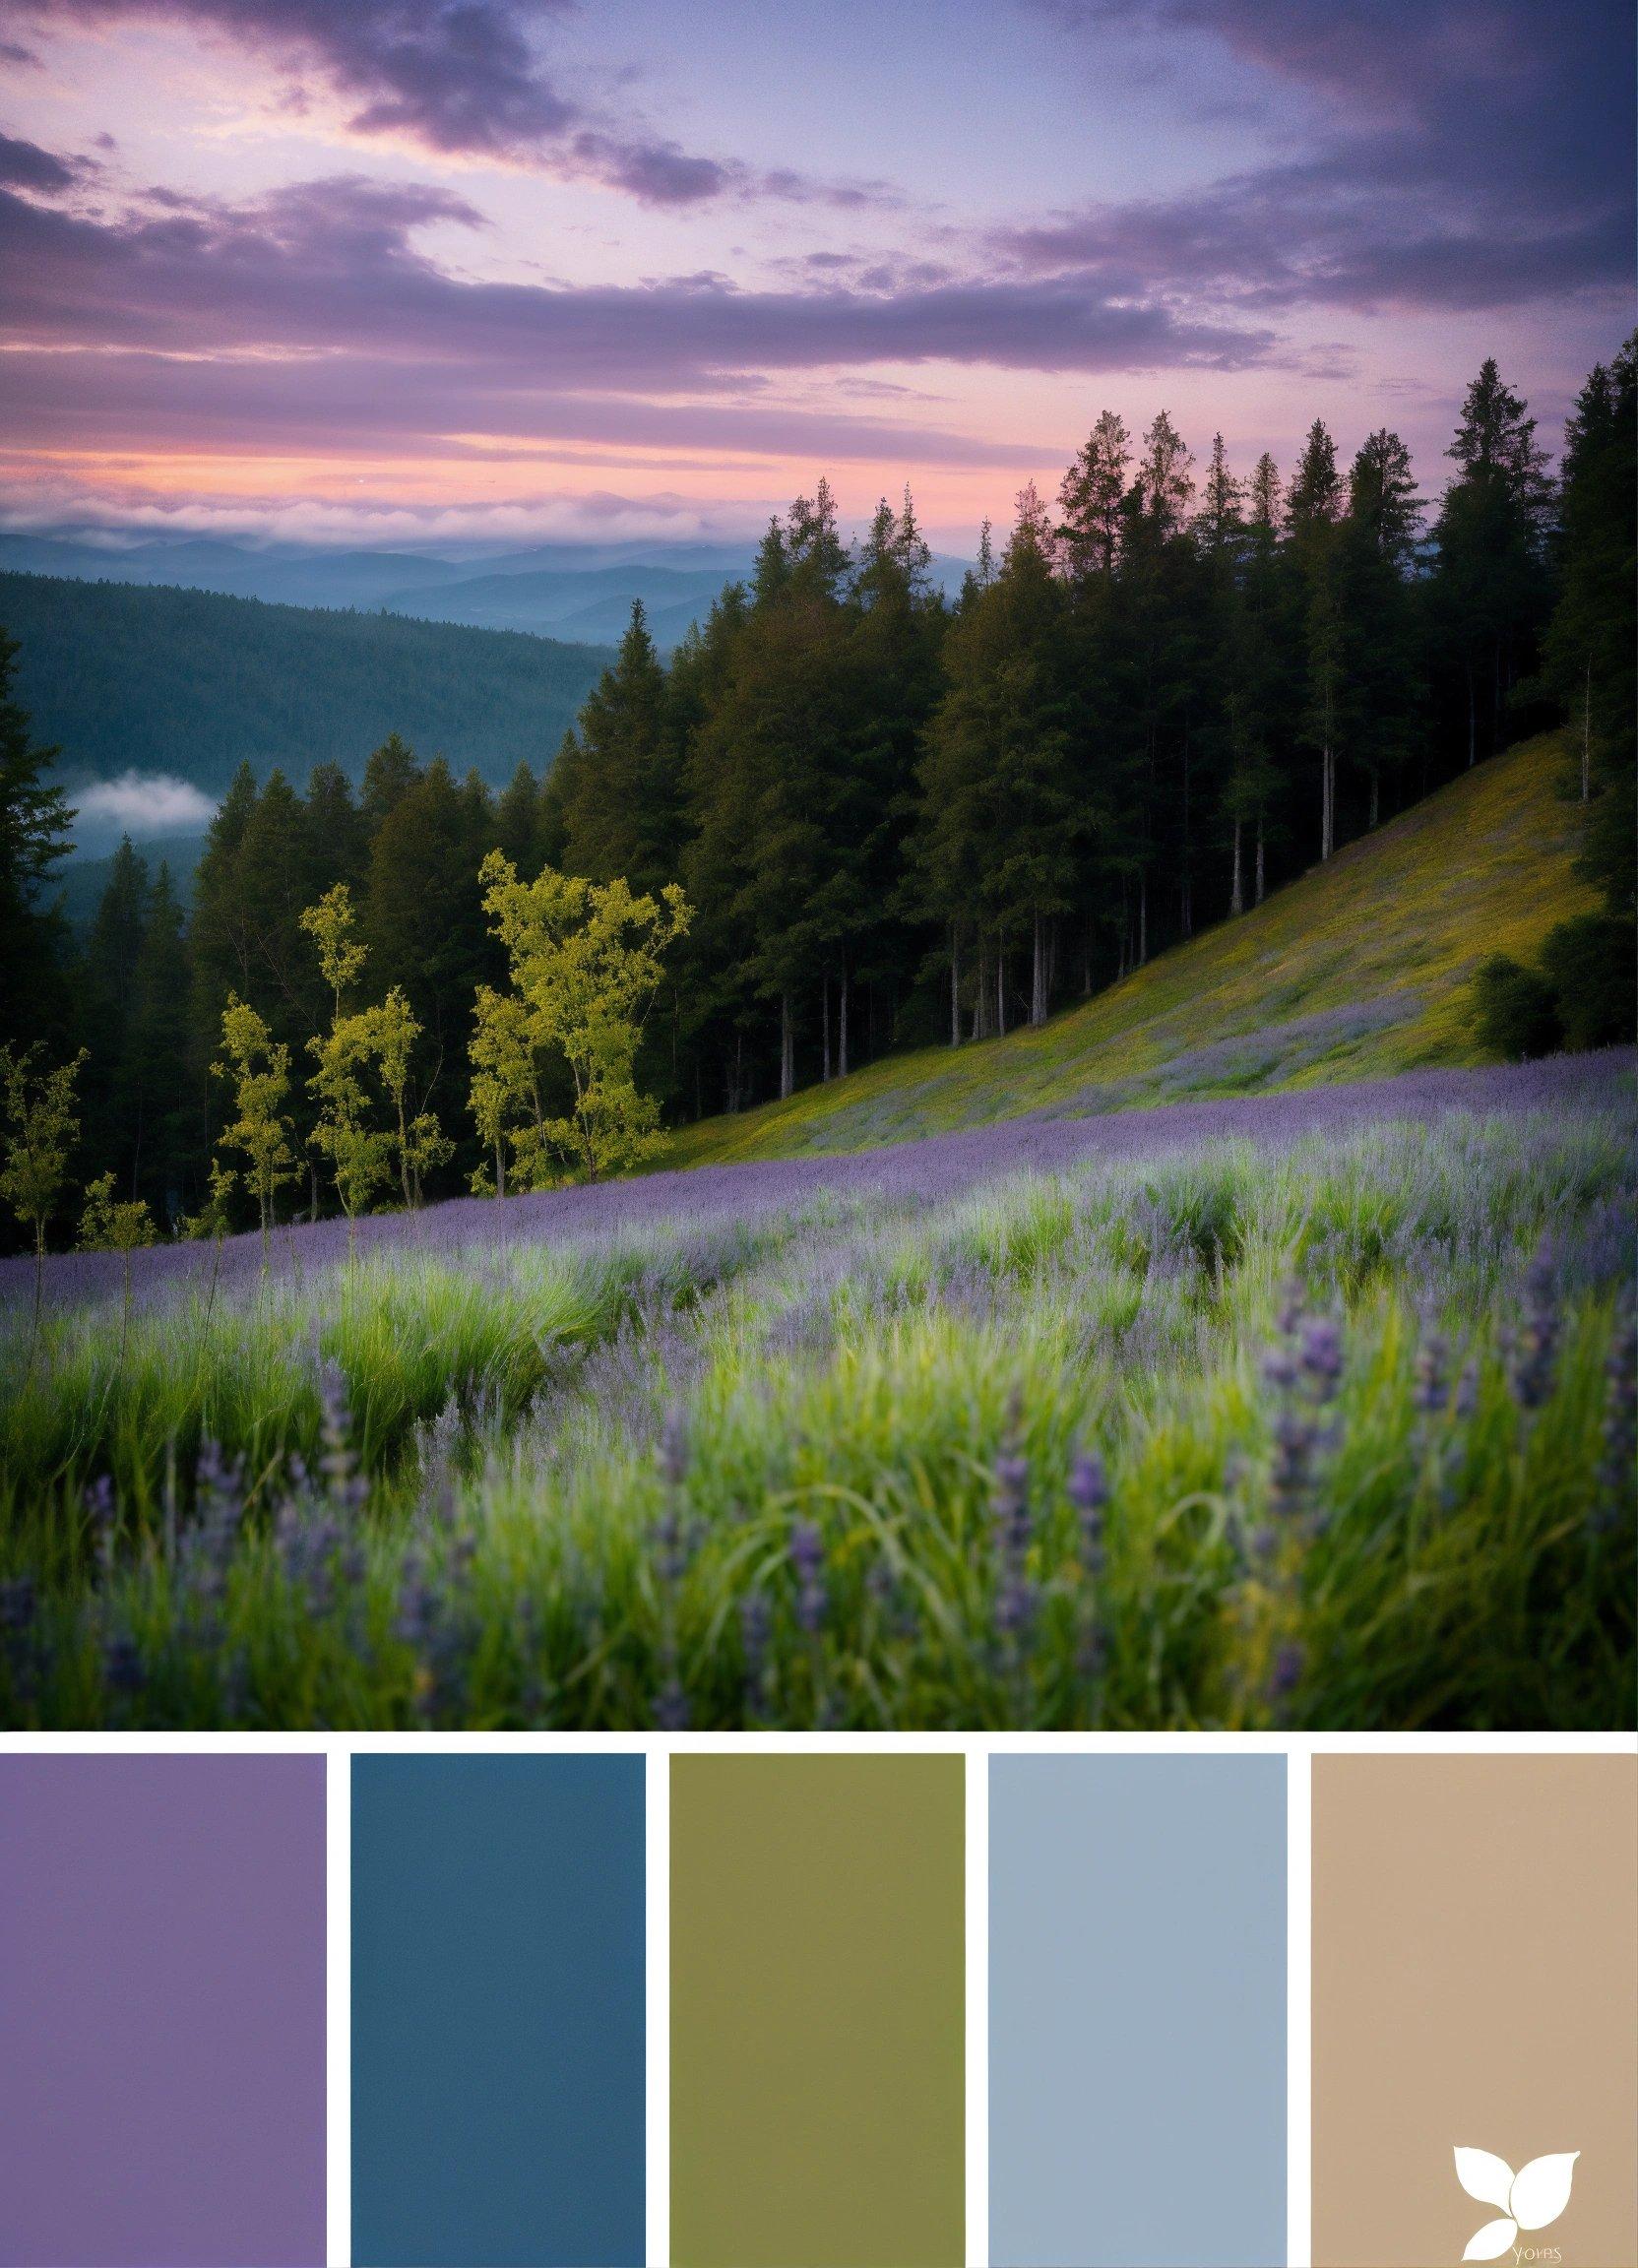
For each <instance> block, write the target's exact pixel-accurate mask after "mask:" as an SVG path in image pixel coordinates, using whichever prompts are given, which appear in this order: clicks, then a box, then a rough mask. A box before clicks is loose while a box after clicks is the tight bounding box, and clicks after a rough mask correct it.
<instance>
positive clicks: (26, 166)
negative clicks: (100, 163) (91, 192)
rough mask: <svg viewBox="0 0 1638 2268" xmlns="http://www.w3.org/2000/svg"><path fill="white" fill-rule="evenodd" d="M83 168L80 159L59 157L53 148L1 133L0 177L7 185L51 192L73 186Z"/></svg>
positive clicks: (46, 194) (45, 192) (43, 193)
mask: <svg viewBox="0 0 1638 2268" xmlns="http://www.w3.org/2000/svg"><path fill="white" fill-rule="evenodd" d="M84 170H85V167H84V162H83V160H81V159H78V158H59V157H58V156H57V155H56V153H55V152H54V151H51V150H42V149H41V148H40V146H39V144H38V143H37V142H21V141H19V140H18V139H17V138H16V137H15V136H13V135H11V134H0V181H3V182H5V183H6V184H7V186H8V187H10V188H13V189H33V190H36V191H38V192H39V193H41V194H42V195H44V196H48V197H49V196H54V195H56V194H57V193H59V192H60V191H62V190H64V189H72V188H73V186H74V184H75V182H76V181H78V180H79V178H80V176H81V174H82V172H83V171H84Z"/></svg>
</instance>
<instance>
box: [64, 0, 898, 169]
mask: <svg viewBox="0 0 1638 2268" xmlns="http://www.w3.org/2000/svg"><path fill="white" fill-rule="evenodd" d="M573 5H574V0H23V6H24V12H26V13H27V14H28V15H29V16H30V17H31V18H32V20H33V21H34V22H35V23H37V24H38V25H39V26H40V28H41V29H42V30H51V29H54V28H55V29H64V28H67V29H76V28H81V27H93V28H100V27H102V26H106V25H118V24H126V23H158V24H185V25H190V26H198V27H200V28H202V29H204V30H206V31H208V32H215V33H217V34H218V35H219V36H221V37H224V38H227V39H230V40H232V41H233V42H234V43H235V44H236V45H238V46H240V47H242V48H245V49H246V50H248V51H249V52H251V53H252V54H255V55H259V56H262V57H265V58H267V59H268V60H269V61H271V62H272V63H273V64H274V65H276V66H277V67H278V68H279V69H280V70H281V71H283V72H284V73H286V74H287V75H288V77H289V85H288V87H287V89H286V91H285V95H284V106H285V107H286V108H287V109H288V110H290V111H292V112H293V113H294V114H295V115H298V116H299V115H301V114H302V113H303V112H304V111H305V110H306V109H307V108H308V107H309V104H310V101H311V89H312V86H313V85H314V84H318V85H321V86H323V87H326V88H328V89H329V91H330V92H331V93H332V94H333V95H336V96H337V97H339V98H340V99H341V101H342V102H343V104H344V105H347V106H349V107H348V111H347V120H346V124H347V130H348V131H349V132H350V133H352V134H355V135H358V136H360V137H362V138H365V139H377V138H386V139H391V140H395V141H401V142H402V141H409V142H412V143H414V144H415V145H416V146H417V147H418V148H420V149H422V150H424V151H426V152H428V153H429V154H431V155H434V156H438V157H464V158H501V159H504V160H507V161H509V162H512V163H522V164H536V165H542V166H545V167H547V168H548V169H550V170H553V171H556V172H558V173H560V174H566V175H569V176H572V177H576V178H583V179H589V180H594V181H599V182H601V183H602V184H603V185H604V186H606V187H608V188H610V189H614V190H618V191H620V192H621V193H622V194H624V195H626V196H629V197H632V198H635V199H636V201H637V202H638V203H639V204H641V205H649V206H658V207H673V208H674V207H683V206H692V205H700V204H704V203H708V202H710V201H711V200H713V199H715V198H720V197H725V196H736V197H756V196H762V195H767V196H770V197H776V198H781V199H787V200H790V199H794V200H798V201H801V202H809V201H812V202H821V203H836V204H865V203H878V202H885V201H888V200H889V199H890V197H891V194H892V193H891V192H890V191H888V190H887V189H886V187H885V185H883V184H879V183H872V182H858V183H851V182H843V183H826V182H822V181H817V180H814V179H812V178H810V177H809V176H807V175H805V174H802V173H798V172H795V171H792V170H790V169H788V168H781V169H780V170H778V171H776V172H773V173H759V172H758V171H757V170H756V169H754V168H752V167H750V166H746V165H743V164H741V163H739V162H738V161H737V160H735V159H732V158H710V157H701V156H698V155H696V154H694V153H691V152H689V151H686V150H684V149H682V148H681V147H680V145H679V144H677V143H676V142H674V141H671V140H669V139H667V138H665V137H663V136H656V135H649V134H645V133H642V132H634V131H632V130H630V129H628V128H623V127H620V126H618V125H615V124H612V123H611V122H609V121H608V120H605V119H601V118H599V117H598V116H595V115H594V114H593V113H592V112H591V110H590V109H589V108H588V107H587V105H586V104H585V103H583V102H582V101H581V100H580V99H579V98H578V97H577V96H575V95H572V94H569V93H567V92H565V90H564V89H563V88H562V87H561V86H559V85H558V84H557V83H556V81H555V80H554V79H553V78H552V76H551V75H550V73H549V72H548V71H547V69H546V68H545V66H544V63H543V62H542V59H541V57H540V55H539V53H538V52H537V50H536V39H535V36H534V35H535V34H536V33H537V32H539V31H540V30H541V29H542V28H545V27H548V26H549V24H550V23H551V21H552V20H553V19H554V18H559V17H562V16H564V15H566V14H568V13H569V12H570V10H571V9H572V7H573Z"/></svg>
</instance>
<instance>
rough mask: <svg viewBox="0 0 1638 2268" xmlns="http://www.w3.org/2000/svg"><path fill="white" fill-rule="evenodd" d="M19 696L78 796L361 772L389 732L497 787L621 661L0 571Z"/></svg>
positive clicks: (537, 752)
mask: <svg viewBox="0 0 1638 2268" xmlns="http://www.w3.org/2000/svg"><path fill="white" fill-rule="evenodd" d="M0 627H3V628H4V629H5V630H7V631H8V632H9V633H10V635H11V636H12V637H13V638H15V639H17V640H18V641H19V642H20V644H21V646H22V649H23V651H22V655H21V657H20V660H19V664H18V690H19V697H20V699H21V700H22V702H23V705H24V707H25V708H26V709H28V710H29V711H30V712H31V714H32V718H33V722H34V731H35V734H36V736H37V737H38V738H40V739H42V740H45V741H47V742H55V743H57V744H58V745H59V746H60V747H61V749H62V757H61V760H60V767H59V772H60V777H61V778H62V779H63V781H64V782H65V783H66V784H67V785H69V786H70V787H71V788H72V787H75V786H79V785H82V784H83V783H84V782H86V781H88V780H95V779H101V778H107V777H110V776H112V775H115V774H118V773H123V772H125V771H128V770H135V771H137V772H163V773H168V774H170V775H171V776H172V777H173V778H176V779H180V780H186V781H188V782H189V783H190V784H191V785H192V786H194V787H196V788H202V789H203V790H204V791H205V792H206V793H207V794H209V795H213V796H215V795H221V793H222V791H223V790H224V789H225V788H226V787H227V784H228V782H229V781H230V780H231V779H232V777H233V774H234V771H235V770H236V769H237V767H238V765H239V763H240V762H241V760H242V761H247V762H248V763H250V764H251V765H252V766H253V767H254V769H255V770H256V772H257V773H258V774H259V775H262V776H265V775H266V774H267V773H269V772H271V771H272V770H273V768H274V767H275V765H281V766H283V767H284V770H285V771H286V772H288V773H289V774H291V775H292V777H294V778H295V779H296V780H297V781H298V782H299V781H302V780H305V779H306V777H307V774H308V772H309V771H310V770H311V769H312V767H313V766H314V765H315V764H318V763H323V762H335V763H337V764H340V765H341V766H342V768H343V769H344V770H345V771H346V772H347V773H348V774H349V775H350V776H351V777H352V778H353V779H357V778H358V777H360V775H361V773H362V770H363V766H364V760H365V758H366V757H367V756H368V755H369V752H370V750H371V749H372V748H374V747H376V746H378V745H379V743H380V742H381V741H383V740H384V739H385V738H386V737H387V734H388V733H389V732H392V731H397V732H401V733H402V734H403V735H404V737H405V739H406V740H408V741H409V742H410V745H411V746H412V747H413V748H414V749H415V750H416V751H417V753H418V754H420V755H421V756H423V757H426V756H432V755H435V754H439V753H441V754H443V755H445V756H447V757H448V758H449V760H450V762H451V764H452V765H453V766H454V767H455V768H456V770H457V771H463V772H464V771H466V770H467V768H468V767H469V766H472V765H475V766H476V768H477V769H478V771H479V772H481V773H482V775H483V777H484V778H485V779H486V780H489V781H491V782H493V783H496V784H499V783H500V782H502V781H505V780H507V779H509V778H510V776H511V774H512V773H513V772H514V771H515V770H516V768H517V766H518V764H519V762H520V761H527V762H529V763H531V764H533V765H534V766H535V767H536V770H538V769H540V768H541V767H542V766H543V765H545V764H547V763H548V762H549V761H550V759H551V758H552V757H553V756H554V755H555V754H556V752H557V745H558V742H559V741H560V740H561V739H562V737H563V733H564V730H565V729H566V727H567V726H568V725H569V724H570V723H571V722H572V720H573V718H574V715H575V712H576V710H577V709H578V708H579V707H580V704H581V702H582V701H583V700H584V699H585V697H586V695H587V693H588V692H589V691H590V690H591V688H592V686H593V685H594V684H595V683H596V682H597V679H598V677H599V673H600V672H601V670H602V669H603V667H604V666H605V664H606V663H607V662H609V661H610V660H611V659H612V657H611V656H610V654H609V653H608V652H607V650H606V649H605V648H602V647H599V646H571V645H560V644H558V643H556V642H555V641H553V640H551V639H546V638H534V637H526V636H523V635H521V634H519V633H517V632H512V631H497V630H473V629H464V628H459V627H456V626H455V625H453V624H450V623H443V622H424V621H419V620H413V619H411V618H410V617H408V616H406V615H400V614H385V613H369V614H366V613H350V612H333V611H329V610H326V609H322V608H313V607H302V606H280V605H270V604H268V603H266V602H264V601H263V600H260V599H227V598H222V597H221V596H219V595H217V594H215V593H212V592H205V591H179V590H169V589H156V588H149V587H144V586H142V585H139V584H131V583H83V582H74V581H68V580H66V579H62V578H57V577H50V576H43V575H8V574H0Z"/></svg>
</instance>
